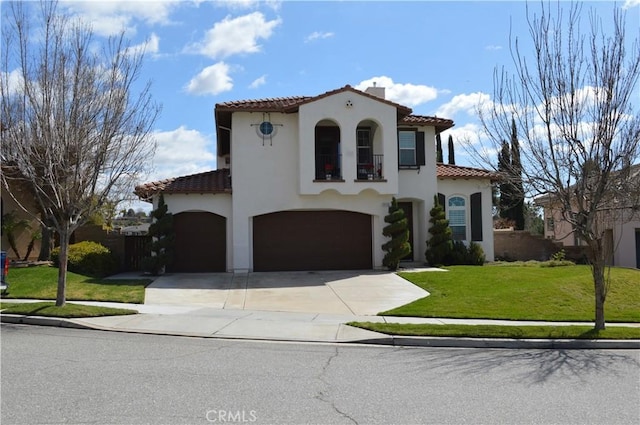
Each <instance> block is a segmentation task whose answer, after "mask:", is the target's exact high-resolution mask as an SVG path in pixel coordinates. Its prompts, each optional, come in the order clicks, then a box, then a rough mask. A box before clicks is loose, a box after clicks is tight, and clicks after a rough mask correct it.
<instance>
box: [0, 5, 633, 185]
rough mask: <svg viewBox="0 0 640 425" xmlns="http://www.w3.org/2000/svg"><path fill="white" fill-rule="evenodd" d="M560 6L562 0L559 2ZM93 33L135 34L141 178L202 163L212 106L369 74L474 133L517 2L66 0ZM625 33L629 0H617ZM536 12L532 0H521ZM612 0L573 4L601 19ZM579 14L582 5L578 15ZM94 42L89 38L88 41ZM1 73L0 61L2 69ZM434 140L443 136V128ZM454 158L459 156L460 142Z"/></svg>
mask: <svg viewBox="0 0 640 425" xmlns="http://www.w3.org/2000/svg"><path fill="white" fill-rule="evenodd" d="M565 4H567V5H568V3H565ZM61 5H62V6H63V7H64V8H66V9H68V10H69V11H70V12H71V13H73V14H77V15H79V16H81V17H83V18H84V19H87V20H89V21H91V23H92V25H93V28H94V31H95V32H96V34H97V35H98V36H108V35H110V34H115V33H117V32H118V31H119V30H121V29H123V28H124V29H125V30H126V33H127V36H128V37H129V38H130V40H131V43H132V44H133V45H141V44H143V43H146V49H147V57H146V59H145V66H144V73H143V75H142V80H143V81H146V80H151V81H152V84H153V86H152V93H153V96H154V99H155V100H156V101H157V102H159V103H161V104H162V106H163V110H162V114H161V116H160V118H159V119H158V121H157V123H156V131H155V137H156V139H157V142H158V149H157V152H156V157H155V161H154V167H155V171H154V172H153V174H152V175H150V176H148V178H147V179H146V181H149V180H155V179H161V178H167V177H174V176H180V175H186V174H191V173H196V172H200V171H206V170H210V169H213V168H215V167H216V163H215V126H214V120H213V109H214V106H215V104H216V103H218V102H225V101H229V100H240V99H256V98H266V97H281V96H295V95H317V94H320V93H323V92H326V91H329V90H333V89H336V88H339V87H342V86H344V85H346V84H350V85H352V86H354V87H357V88H362V89H364V88H366V87H367V86H368V85H370V84H371V82H372V81H376V82H377V84H378V85H379V86H385V87H386V89H387V98H388V99H390V100H393V101H395V102H398V103H401V104H403V105H406V106H409V107H411V108H412V109H413V111H414V113H416V114H423V115H437V116H439V117H444V118H450V119H453V120H454V121H455V123H456V125H455V127H454V129H452V130H450V131H451V132H452V134H453V135H454V139H456V138H457V137H465V136H469V135H470V134H476V133H478V131H479V126H478V120H477V118H476V116H475V106H476V105H477V104H478V101H479V100H481V99H485V100H486V99H489V98H490V94H491V92H492V87H493V72H494V69H496V67H501V66H506V67H509V66H510V65H511V63H512V60H511V57H510V52H509V35H510V31H511V33H512V34H513V35H514V36H518V37H522V38H523V39H528V37H527V27H526V3H525V2H524V1H443V2H435V1H408V2H396V1H329V2H315V1H314V2H310V1H252V0H237V1H225V2H221V1H197V0H196V1H161V0H155V1H105V0H102V1H100V0H95V1H67V2H62V3H61ZM618 5H619V6H623V7H624V8H625V9H626V13H627V31H628V32H629V33H631V35H632V36H635V37H637V35H638V32H637V30H636V29H637V28H640V0H627V1H626V2H625V1H621V2H619V3H618ZM529 6H530V7H531V8H532V9H535V10H538V8H539V3H538V2H536V1H534V2H531V3H530V4H529ZM613 6H614V3H613V2H610V1H607V2H585V12H587V10H586V9H588V8H594V10H596V11H597V13H598V14H599V15H601V16H602V18H603V21H604V22H605V23H609V22H610V21H611V16H612V13H611V11H612V9H613ZM585 14H586V13H585ZM97 40H98V41H99V40H100V38H98V39H97ZM5 71H6V70H5ZM445 137H446V134H445ZM456 157H457V163H459V164H465V163H468V158H466V157H465V155H464V152H462V151H461V149H459V150H457V151H456Z"/></svg>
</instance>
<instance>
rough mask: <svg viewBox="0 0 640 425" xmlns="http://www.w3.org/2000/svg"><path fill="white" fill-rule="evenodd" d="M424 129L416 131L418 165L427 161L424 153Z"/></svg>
mask: <svg viewBox="0 0 640 425" xmlns="http://www.w3.org/2000/svg"><path fill="white" fill-rule="evenodd" d="M424 151H425V149H424V131H417V132H416V165H425V164H426V163H427V161H426V158H425V154H424Z"/></svg>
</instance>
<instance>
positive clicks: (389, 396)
mask: <svg viewBox="0 0 640 425" xmlns="http://www.w3.org/2000/svg"><path fill="white" fill-rule="evenodd" d="M0 342H1V345H2V347H1V382H2V389H1V397H2V402H1V409H2V410H1V417H0V419H1V422H2V424H3V425H6V424H63V423H65V424H67V423H71V424H80V423H82V424H87V423H91V424H206V423H277V424H279V423H296V424H297V423H323V424H325V423H326V424H334V423H335V424H377V423H380V424H386V423H437V424H462V423H473V424H480V423H482V424H496V423H500V424H502V423H504V424H507V423H508V424H516V423H517V424H529V423H532V424H533V423H536V424H543V423H555V424H637V423H640V350H515V349H508V350H500V349H470V348H464V349H451V348H404V347H386V346H384V347H381V346H358V345H344V344H343V345H335V344H305V343H276V342H251V341H238V340H235V341H233V340H223V339H202V338H189V337H174V336H161V335H140V334H126V333H115V332H101V331H93V330H78V329H61V328H51V327H37V326H24V325H11V324H2V325H1V338H0Z"/></svg>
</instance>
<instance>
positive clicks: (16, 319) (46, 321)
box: [0, 314, 95, 329]
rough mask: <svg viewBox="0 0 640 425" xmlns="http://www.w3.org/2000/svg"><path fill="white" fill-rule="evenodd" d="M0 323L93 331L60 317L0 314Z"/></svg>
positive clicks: (88, 327)
mask: <svg viewBox="0 0 640 425" xmlns="http://www.w3.org/2000/svg"><path fill="white" fill-rule="evenodd" d="M0 322H2V323H16V324H21V325H37V326H52V327H57V328H72V329H95V328H93V327H91V326H88V325H84V324H81V323H77V322H74V321H73V320H71V319H63V318H60V317H42V316H22V315H19V314H0Z"/></svg>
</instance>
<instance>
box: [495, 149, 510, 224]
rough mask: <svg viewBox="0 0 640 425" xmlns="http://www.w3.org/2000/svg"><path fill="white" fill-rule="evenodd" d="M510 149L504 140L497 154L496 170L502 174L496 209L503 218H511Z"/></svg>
mask: <svg viewBox="0 0 640 425" xmlns="http://www.w3.org/2000/svg"><path fill="white" fill-rule="evenodd" d="M510 170H511V151H510V149H509V144H508V143H507V141H506V140H503V141H502V149H501V151H500V153H499V154H498V172H499V173H500V175H501V176H502V180H501V182H500V202H499V205H498V210H499V212H500V217H501V218H504V219H511V216H510V213H511V211H510V207H511V197H512V195H511V192H512V191H511V184H512V182H511V171H510Z"/></svg>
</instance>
